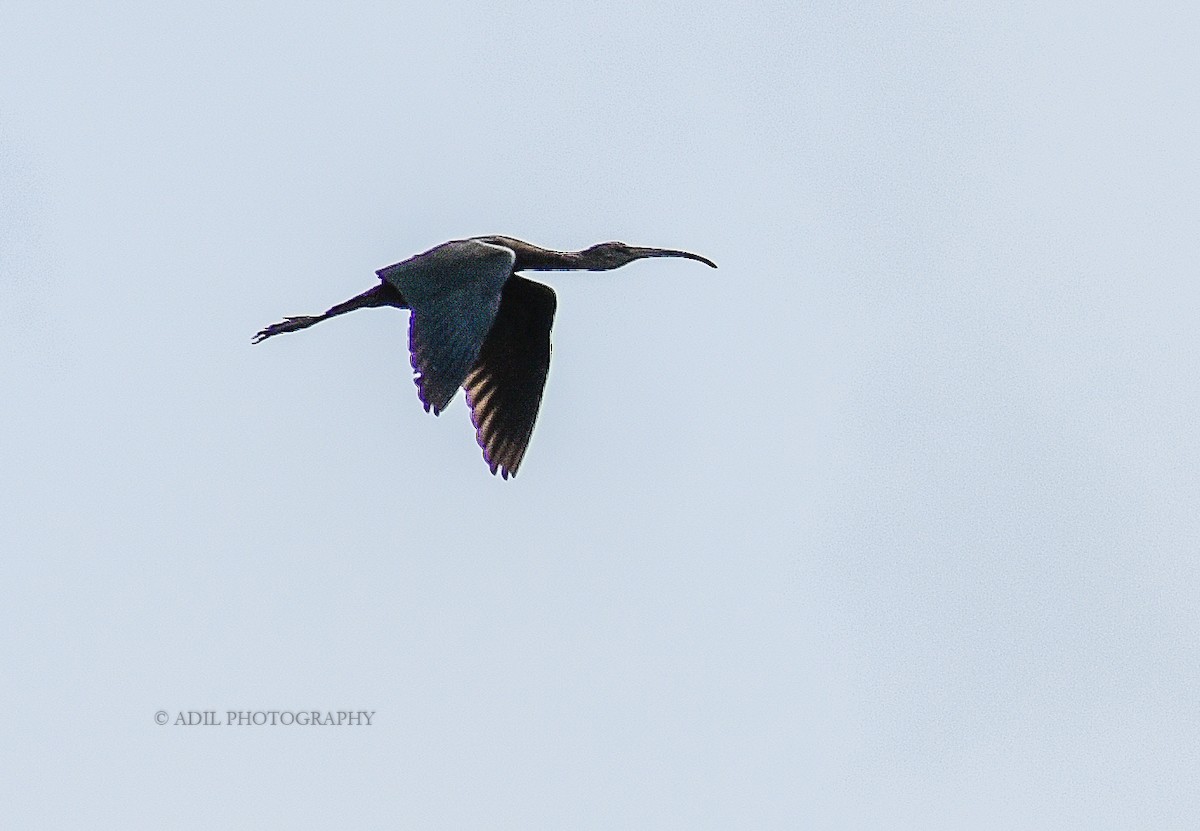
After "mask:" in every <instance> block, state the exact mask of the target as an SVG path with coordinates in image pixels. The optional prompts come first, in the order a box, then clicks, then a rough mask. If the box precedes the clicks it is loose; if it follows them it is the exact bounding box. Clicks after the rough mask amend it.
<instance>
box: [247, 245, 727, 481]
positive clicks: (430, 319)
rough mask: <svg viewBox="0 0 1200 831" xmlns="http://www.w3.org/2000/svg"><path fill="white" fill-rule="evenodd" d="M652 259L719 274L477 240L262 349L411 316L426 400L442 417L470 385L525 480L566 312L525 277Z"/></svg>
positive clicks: (300, 323) (398, 267)
mask: <svg viewBox="0 0 1200 831" xmlns="http://www.w3.org/2000/svg"><path fill="white" fill-rule="evenodd" d="M644 257H684V258H687V259H691V260H698V261H700V262H702V263H705V264H706V265H709V266H711V267H713V268H716V265H715V264H714V263H712V262H711V261H710V260H707V259H705V258H704V257H700V256H698V255H696V254H689V253H688V252H686V251H675V250H668V249H661V248H636V247H633V246H629V245H625V244H624V243H620V242H605V243H601V244H599V245H594V246H592V247H591V248H586V249H584V250H582V251H551V250H548V249H545V248H539V247H538V246H536V245H531V244H529V243H527V242H522V241H521V240H518V239H513V238H512V237H500V236H490V237H472V238H471V239H465V240H454V241H451V242H447V243H443V244H441V245H439V246H437V247H435V248H431V249H430V250H428V251H426V252H425V253H423V254H417V255H416V256H415V257H410V258H409V259H407V260H404V261H403V262H399V263H396V264H394V265H389V266H387V267H386V268H381V269H380V270H379V271H378V272H376V273H377V275H378V277H379V279H380V283H379V285H377V286H374V287H372V288H371V289H368V290H367V291H365V292H363V293H362V294H360V295H358V296H357V297H353V298H351V299H350V300H347V301H346V302H345V303H339V304H338V305H336V306H334V307H333V308H331V309H329V310H328V311H326V312H325V313H324V314H321V315H313V316H304V317H289V318H286V319H284V320H283V321H282V322H280V323H276V324H273V325H271V326H268V327H267V328H265V329H263V330H262V331H260V332H259V333H258V334H257V335H255V337H254V341H253V342H254V343H258V342H259V341H262V340H265V339H267V338H269V337H271V336H273V335H279V334H282V333H284V332H294V331H297V330H299V329H305V328H307V327H309V326H312V325H313V324H315V323H319V322H321V321H322V320H327V319H329V318H331V317H335V316H337V315H340V314H345V313H346V312H350V311H354V310H355V309H363V308H372V307H378V306H393V307H395V308H398V309H410V310H411V316H410V319H409V350H410V352H411V354H412V366H413V369H414V370H415V372H416V378H415V381H416V383H417V392H418V394H419V395H420V398H421V402H422V403H423V404H424V405H425V409H426V410H427V411H428V410H432V411H433V413H434V415H437V414H439V413H440V412H441V411H442V410H443V409H445V408H446V406H447V405H448V404H449V403H450V401H451V400H452V399H453V398H454V395H455V393H456V392H457V391H458V388H459V387H463V388H464V389H465V390H466V396H467V404H468V405H469V406H470V408H471V420H472V422H473V423H474V424H475V430H476V438H477V439H478V440H479V445H480V447H482V448H483V456H484V459H485V460H486V461H487V463H488V466H489V467H490V468H491V471H492V473H496V472H497V470H499V471H500V474H501V475H502V476H503V477H504V478H505V479H507V478H508V477H509V476H510V475H516V473H517V469H518V468H519V467H520V464H521V460H522V459H523V458H524V456H525V449H526V448H527V447H528V446H529V437H530V436H531V435H532V433H533V425H534V422H535V421H536V420H537V413H538V407H539V406H540V405H541V401H542V390H543V389H544V388H545V385H546V374H547V372H548V371H549V369H550V327H551V326H552V324H553V322H554V311H555V308H556V305H557V301H556V298H555V295H554V290H553V289H551V288H550V287H549V286H545V285H543V284H541V283H537V282H534V281H533V280H528V279H526V278H524V277H522V276H521V275H520V274H518V273H517V272H519V271H523V270H525V271H607V270H609V269H613V268H619V267H621V266H623V265H625V264H626V263H630V262H633V261H634V260H638V259H642V258H644Z"/></svg>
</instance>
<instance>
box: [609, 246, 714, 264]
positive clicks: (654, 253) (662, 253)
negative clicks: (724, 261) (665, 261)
mask: <svg viewBox="0 0 1200 831" xmlns="http://www.w3.org/2000/svg"><path fill="white" fill-rule="evenodd" d="M630 250H631V251H632V252H633V253H634V255H636V256H637V258H638V259H641V258H642V257H683V258H684V259H685V260H695V261H696V262H700V263H704V264H705V265H706V266H708V267H709V268H716V267H717V264H716V263H714V262H713V261H712V260H710V259H708V258H707V257H701V256H700V255H699V254H691V253H689V252H687V251H675V250H674V249H671V248H637V247H634V246H630Z"/></svg>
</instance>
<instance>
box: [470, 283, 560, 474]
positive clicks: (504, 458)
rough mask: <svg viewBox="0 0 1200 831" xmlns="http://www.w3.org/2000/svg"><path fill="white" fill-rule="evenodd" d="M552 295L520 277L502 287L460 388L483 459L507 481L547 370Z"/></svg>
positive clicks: (526, 436) (517, 462) (524, 442)
mask: <svg viewBox="0 0 1200 831" xmlns="http://www.w3.org/2000/svg"><path fill="white" fill-rule="evenodd" d="M556 307H557V300H556V299H555V296H554V290H553V289H551V288H550V287H549V286H544V285H542V284H541V283H535V282H534V281H533V280H526V279H525V278H524V277H521V276H520V275H513V276H512V278H510V279H509V281H508V282H507V283H505V284H504V293H503V297H502V299H501V300H500V311H499V314H497V315H496V322H495V323H494V324H493V325H492V331H491V332H490V333H488V336H487V340H485V341H484V342H483V348H482V349H481V350H480V352H479V360H478V361H476V362H475V366H473V367H472V368H471V372H470V374H469V375H468V376H467V380H466V383H464V384H463V386H464V387H465V388H466V391H467V404H468V405H470V407H471V421H472V422H473V423H474V424H475V438H476V439H478V441H479V446H480V447H482V448H483V458H484V460H485V461H486V462H487V463H488V467H490V468H491V469H492V473H495V472H496V469H497V468H499V469H500V475H501V476H503V477H504V478H505V479H507V478H508V477H509V476H510V475H512V476H516V475H517V468H518V467H520V466H521V459H523V458H524V457H525V448H526V447H528V446H529V437H530V436H531V435H532V434H533V423H534V422H535V421H536V420H537V414H538V407H539V406H540V405H541V403H542V390H543V389H544V388H545V386H546V373H547V372H548V371H549V370H550V327H551V326H552V325H553V324H554V310H555V308H556Z"/></svg>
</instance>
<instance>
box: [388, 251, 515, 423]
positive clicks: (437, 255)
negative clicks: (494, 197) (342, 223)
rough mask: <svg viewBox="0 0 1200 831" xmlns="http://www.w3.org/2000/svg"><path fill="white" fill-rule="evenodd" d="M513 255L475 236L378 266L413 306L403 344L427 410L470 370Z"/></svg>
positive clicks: (445, 399) (436, 409)
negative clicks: (410, 357)
mask: <svg viewBox="0 0 1200 831" xmlns="http://www.w3.org/2000/svg"><path fill="white" fill-rule="evenodd" d="M515 262H516V255H515V254H514V253H513V252H512V251H511V250H509V249H508V248H504V247H502V246H499V245H492V244H490V243H486V242H481V241H479V240H474V239H469V240H456V241H454V242H447V243H445V244H443V245H439V246H437V247H436V248H432V249H430V250H429V251H426V252H425V253H424V254H418V255H417V256H415V257H411V258H409V259H407V260H405V261H404V262H402V263H396V264H395V265H390V266H388V267H387V268H382V269H380V270H379V271H378V272H377V273H378V274H379V276H380V278H381V279H383V280H385V281H386V282H388V283H390V284H391V285H393V286H395V287H396V288H397V289H399V290H400V293H401V294H402V295H404V298H405V300H407V301H408V305H409V308H411V309H412V316H411V318H410V320H409V329H408V347H409V351H410V352H411V353H412V366H413V369H414V370H415V371H416V373H417V376H416V378H415V379H414V380H415V381H416V383H417V394H418V395H420V397H421V402H422V403H423V404H424V405H425V409H426V410H430V409H432V410H433V413H434V415H437V414H438V413H440V412H441V411H442V410H444V409H446V405H448V404H449V403H450V401H451V399H453V398H454V394H455V393H456V392H458V388H459V387H460V386H462V384H463V382H464V381H465V380H466V378H467V373H469V372H470V371H471V367H472V365H474V363H475V361H476V359H477V358H478V357H479V350H480V349H481V348H482V347H483V344H484V340H485V339H486V338H487V334H488V331H489V330H490V329H491V328H492V324H493V322H495V320H496V314H497V312H498V310H499V308H500V295H501V293H502V291H503V289H504V284H505V282H506V281H507V280H508V279H509V277H511V276H512V269H513V264H514V263H515Z"/></svg>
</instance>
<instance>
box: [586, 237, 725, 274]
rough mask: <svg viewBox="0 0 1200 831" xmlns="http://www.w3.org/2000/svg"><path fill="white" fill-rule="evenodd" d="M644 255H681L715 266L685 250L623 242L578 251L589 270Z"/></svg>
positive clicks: (620, 264) (604, 267)
mask: <svg viewBox="0 0 1200 831" xmlns="http://www.w3.org/2000/svg"><path fill="white" fill-rule="evenodd" d="M644 257H683V258H685V259H688V260H697V261H698V262H702V263H704V264H705V265H706V266H709V267H710V268H716V267H717V264H716V263H714V262H713V261H712V260H709V259H706V258H704V257H701V256H700V255H699V254H689V253H688V252H687V251H675V250H672V249H669V248H639V247H637V246H636V245H626V244H625V243H623V242H602V243H600V244H598V245H593V246H592V247H591V248H585V249H584V250H583V251H581V252H580V258H581V259H582V260H584V262H586V263H587V264H588V269H589V270H591V271H607V270H608V269H610V268H620V267H621V266H623V265H625V264H627V263H631V262H633V261H634V260H640V259H643V258H644Z"/></svg>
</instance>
